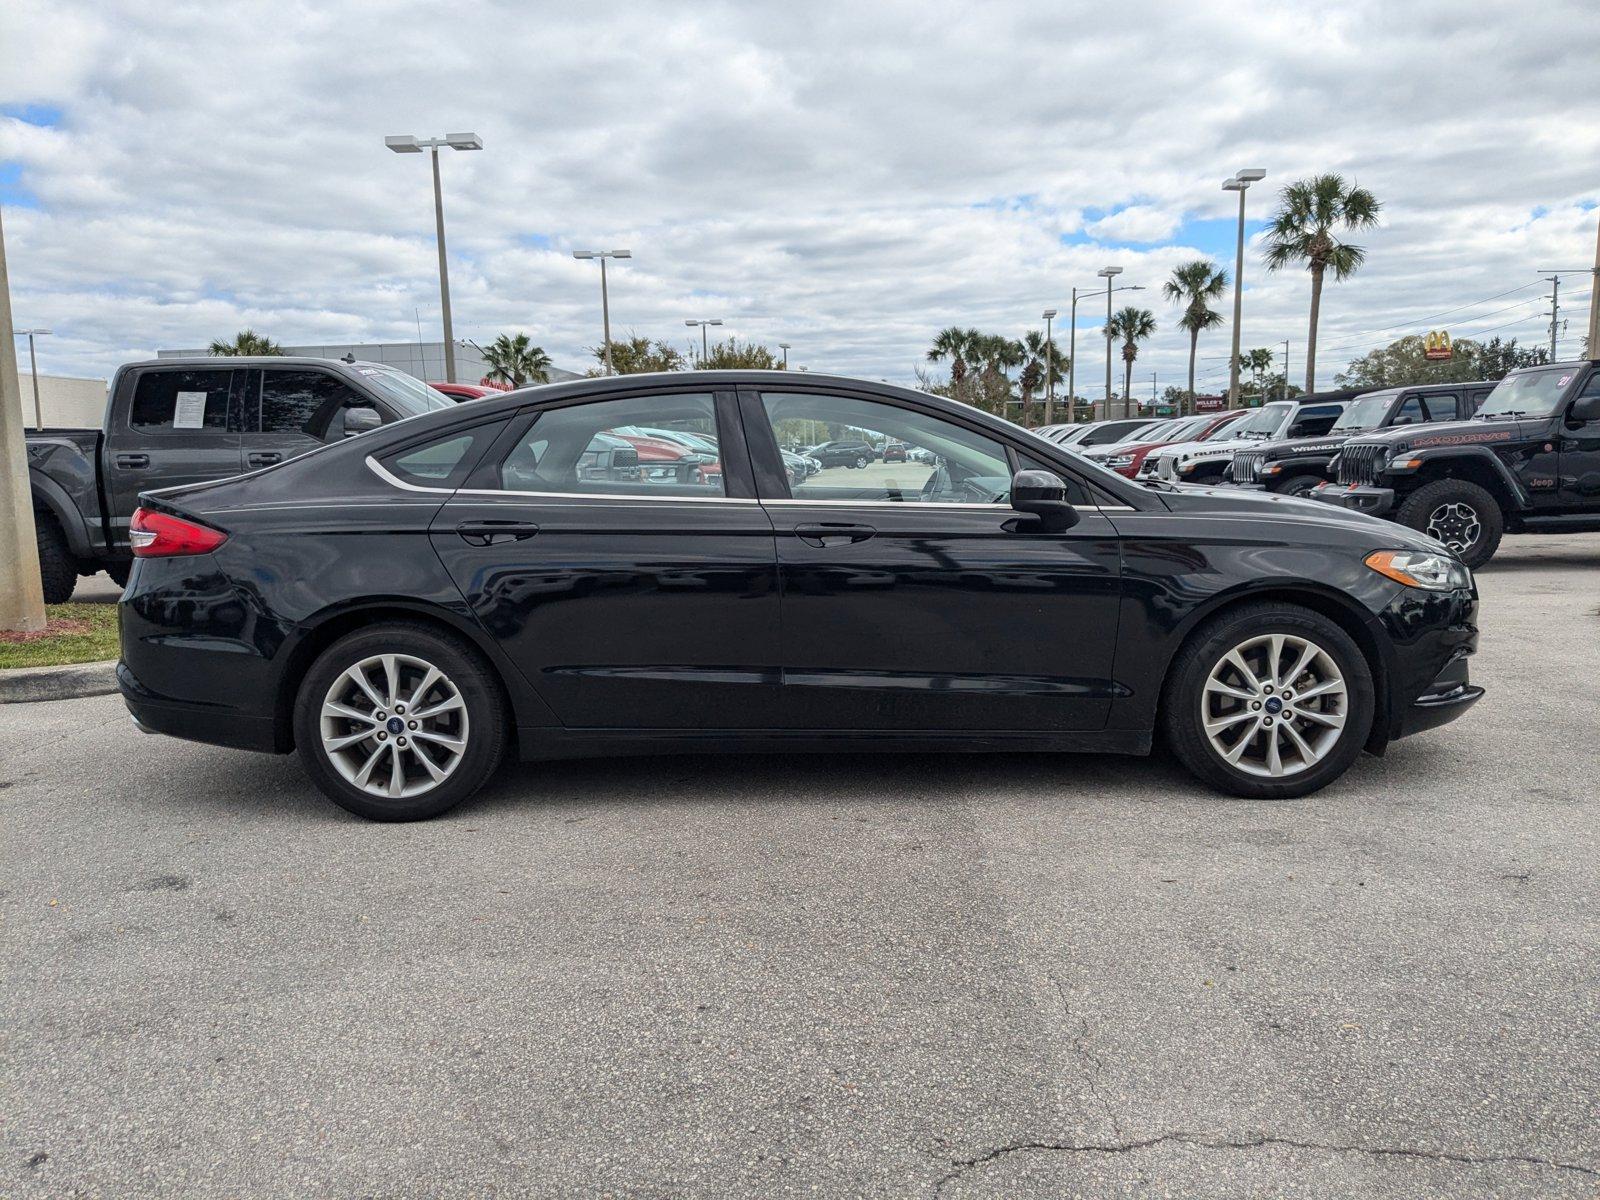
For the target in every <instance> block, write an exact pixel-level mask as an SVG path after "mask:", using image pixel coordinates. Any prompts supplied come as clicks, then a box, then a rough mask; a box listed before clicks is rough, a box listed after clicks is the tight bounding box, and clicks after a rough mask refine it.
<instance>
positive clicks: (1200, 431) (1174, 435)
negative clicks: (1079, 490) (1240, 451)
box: [1084, 408, 1254, 479]
mask: <svg viewBox="0 0 1600 1200" xmlns="http://www.w3.org/2000/svg"><path fill="white" fill-rule="evenodd" d="M1253 411H1254V410H1253V409H1243V408H1236V409H1234V410H1233V411H1232V412H1220V413H1202V414H1200V415H1199V416H1196V417H1190V418H1188V420H1186V421H1183V422H1173V423H1172V424H1171V425H1168V426H1167V427H1166V428H1165V429H1164V430H1163V431H1162V434H1161V438H1160V440H1159V441H1153V442H1113V443H1111V444H1109V445H1106V446H1099V447H1096V448H1095V449H1094V450H1092V451H1086V452H1085V454H1084V457H1085V458H1088V459H1089V460H1090V461H1092V462H1097V463H1099V464H1100V465H1101V466H1102V467H1110V468H1111V469H1112V470H1113V471H1115V472H1116V473H1117V474H1118V475H1125V476H1127V477H1128V478H1129V479H1132V478H1133V477H1134V476H1135V475H1137V474H1138V473H1139V467H1140V465H1141V464H1142V463H1143V462H1144V460H1145V459H1146V458H1147V457H1148V456H1149V454H1150V452H1151V451H1153V450H1159V449H1161V447H1163V446H1171V445H1174V444H1176V443H1178V442H1203V441H1206V440H1207V439H1209V438H1210V437H1211V436H1212V435H1213V434H1218V433H1220V432H1221V431H1222V430H1224V429H1226V428H1227V427H1228V426H1230V425H1232V424H1233V423H1234V422H1235V421H1237V420H1238V419H1239V418H1240V417H1243V416H1247V415H1248V414H1249V413H1251V412H1253Z"/></svg>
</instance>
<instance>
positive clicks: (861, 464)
mask: <svg viewBox="0 0 1600 1200" xmlns="http://www.w3.org/2000/svg"><path fill="white" fill-rule="evenodd" d="M866 465H867V460H866V459H865V458H859V457H858V458H857V459H856V469H857V470H858V471H859V470H861V469H862V468H863V467H865V466H866Z"/></svg>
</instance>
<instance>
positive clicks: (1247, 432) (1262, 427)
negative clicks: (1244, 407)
mask: <svg viewBox="0 0 1600 1200" xmlns="http://www.w3.org/2000/svg"><path fill="white" fill-rule="evenodd" d="M1293 410H1294V405H1292V404H1286V403H1283V402H1282V401H1279V402H1278V403H1275V404H1268V405H1267V406H1266V407H1264V408H1262V409H1261V410H1259V411H1258V412H1257V413H1256V414H1255V416H1253V417H1246V418H1245V419H1244V420H1243V421H1240V422H1239V423H1238V424H1237V425H1235V426H1234V433H1233V436H1234V437H1242V438H1257V439H1264V438H1270V437H1272V436H1273V435H1274V434H1276V433H1277V432H1278V429H1279V428H1280V427H1281V426H1282V425H1283V422H1284V418H1285V417H1287V416H1288V415H1289V413H1290V412H1292V411H1293Z"/></svg>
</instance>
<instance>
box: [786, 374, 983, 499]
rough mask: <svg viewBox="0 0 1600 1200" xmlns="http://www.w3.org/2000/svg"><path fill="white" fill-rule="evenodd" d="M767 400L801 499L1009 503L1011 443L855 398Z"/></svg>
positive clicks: (798, 395)
mask: <svg viewBox="0 0 1600 1200" xmlns="http://www.w3.org/2000/svg"><path fill="white" fill-rule="evenodd" d="M761 402H762V405H763V407H764V409H765V411H766V415H767V420H768V421H769V422H770V423H771V425H772V432H773V435H774V436H775V437H776V438H777V442H778V449H779V451H780V452H781V453H782V456H783V463H784V473H785V475H786V476H787V477H788V481H789V493H790V495H791V496H792V497H793V498H794V499H796V500H854V501H859V502H867V503H881V502H884V501H889V502H896V503H906V504H918V503H920V504H1008V503H1009V502H1010V492H1011V466H1010V462H1009V460H1008V459H1007V458H1006V451H1005V447H1004V446H1002V445H1001V444H1000V443H999V442H997V441H994V440H993V439H991V438H986V437H984V436H983V435H981V434H977V433H973V432H971V431H970V430H967V429H964V428H962V427H961V426H959V425H954V424H951V423H949V422H946V421H942V420H939V419H938V418H936V417H931V416H928V415H927V414H925V413H920V412H917V411H915V410H913V409H909V408H900V407H899V406H897V405H893V404H881V403H877V402H874V401H871V400H858V399H855V398H854V397H850V396H830V395H824V394H819V393H814V392H764V393H762V397H761ZM840 446H845V447H849V448H850V451H849V452H842V451H840V450H839V447H840ZM879 447H881V449H878V448H879Z"/></svg>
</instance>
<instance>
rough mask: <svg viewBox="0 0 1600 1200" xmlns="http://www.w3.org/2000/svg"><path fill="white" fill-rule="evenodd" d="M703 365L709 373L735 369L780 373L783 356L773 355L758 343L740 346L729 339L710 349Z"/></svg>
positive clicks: (746, 343) (747, 343) (735, 341)
mask: <svg viewBox="0 0 1600 1200" xmlns="http://www.w3.org/2000/svg"><path fill="white" fill-rule="evenodd" d="M704 365H705V367H706V369H707V370H710V371H719V370H721V371H727V370H735V369H743V370H751V371H781V370H783V356H782V355H780V354H774V353H773V352H772V351H771V350H768V349H767V348H766V347H765V346H763V345H761V344H760V343H758V342H745V343H744V344H743V345H740V344H739V342H738V341H737V340H735V339H733V338H729V339H728V340H727V341H725V342H718V343H716V344H715V345H714V346H712V347H711V353H710V354H709V355H707V356H706V361H705V364H704Z"/></svg>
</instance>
